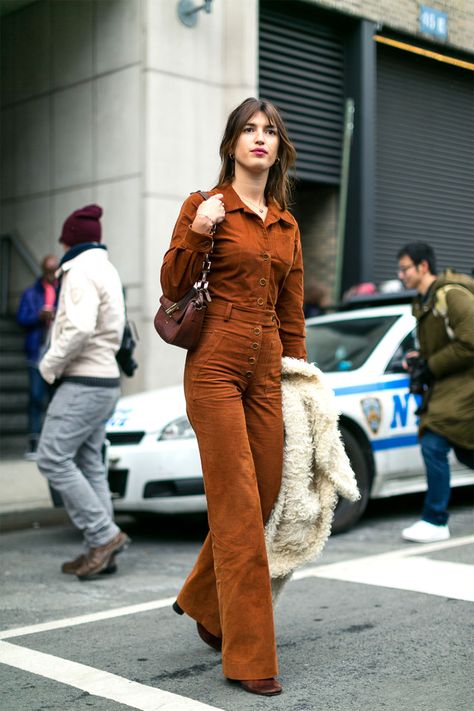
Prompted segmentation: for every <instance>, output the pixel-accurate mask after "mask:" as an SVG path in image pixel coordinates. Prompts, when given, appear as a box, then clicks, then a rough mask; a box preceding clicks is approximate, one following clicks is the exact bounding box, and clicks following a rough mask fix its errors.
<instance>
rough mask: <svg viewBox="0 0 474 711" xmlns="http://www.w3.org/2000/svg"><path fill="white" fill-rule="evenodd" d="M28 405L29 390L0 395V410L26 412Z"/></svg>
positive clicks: (3, 411) (4, 411) (12, 391)
mask: <svg viewBox="0 0 474 711" xmlns="http://www.w3.org/2000/svg"><path fill="white" fill-rule="evenodd" d="M27 407H28V391H26V390H22V391H16V390H11V391H10V392H4V393H2V394H1V397H0V412H2V413H6V412H10V413H11V412H25V410H26V408H27Z"/></svg>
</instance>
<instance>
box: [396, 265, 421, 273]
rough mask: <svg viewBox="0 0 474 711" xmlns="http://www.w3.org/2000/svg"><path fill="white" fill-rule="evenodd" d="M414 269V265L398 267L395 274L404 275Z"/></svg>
mask: <svg viewBox="0 0 474 711" xmlns="http://www.w3.org/2000/svg"><path fill="white" fill-rule="evenodd" d="M413 267H416V264H409V265H408V266H407V267H399V268H398V272H397V274H405V272H407V271H408V270H409V269H413Z"/></svg>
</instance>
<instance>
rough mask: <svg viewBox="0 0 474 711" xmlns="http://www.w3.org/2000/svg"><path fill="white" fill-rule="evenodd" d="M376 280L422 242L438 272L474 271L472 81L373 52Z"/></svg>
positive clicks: (458, 72)
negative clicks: (406, 248)
mask: <svg viewBox="0 0 474 711" xmlns="http://www.w3.org/2000/svg"><path fill="white" fill-rule="evenodd" d="M377 62H378V68H377V179H376V184H377V189H376V237H375V253H374V280H375V281H381V280H383V279H387V278H393V276H394V270H395V265H396V253H397V251H398V249H399V248H400V247H401V246H403V244H404V243H406V242H413V241H425V242H429V243H430V244H431V245H432V246H433V247H434V249H435V251H436V254H437V257H438V265H439V267H440V268H445V267H447V266H453V267H455V268H457V269H459V270H461V271H464V272H470V270H471V269H472V268H473V267H474V75H473V73H472V72H469V71H468V70H466V69H460V68H458V67H454V66H452V65H448V64H443V63H440V62H436V61H433V60H429V59H425V58H421V57H416V56H414V55H413V54H408V53H406V52H401V51H399V50H394V49H391V48H387V47H379V49H378V57H377Z"/></svg>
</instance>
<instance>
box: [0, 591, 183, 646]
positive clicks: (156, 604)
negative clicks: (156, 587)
mask: <svg viewBox="0 0 474 711" xmlns="http://www.w3.org/2000/svg"><path fill="white" fill-rule="evenodd" d="M175 600H176V595H174V596H173V597H165V598H162V599H161V600H151V602H143V603H140V604H138V605H127V606H126V607H116V608H115V609H113V610H103V611H102V612H93V613H91V614H89V615H79V616H78V617H69V618H68V617H66V618H65V619H62V620H52V621H51V622H41V623H39V624H36V625H29V626H28V627H16V628H15V629H12V630H3V632H0V640H1V639H10V638H11V637H23V635H27V634H36V633H37V632H50V631H51V630H59V629H61V628H62V627H75V626H76V625H84V624H86V623H87V622H100V621H101V620H110V619H112V618H114V617H123V615H135V614H136V613H137V612H148V611H149V610H159V609H160V607H171V605H172V604H173V602H174V601H175Z"/></svg>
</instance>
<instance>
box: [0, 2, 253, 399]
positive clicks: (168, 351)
mask: <svg viewBox="0 0 474 711" xmlns="http://www.w3.org/2000/svg"><path fill="white" fill-rule="evenodd" d="M176 6H177V2H174V1H168V0H67V2H65V1H64V0H36V2H33V3H32V4H29V5H26V6H24V7H22V8H21V9H19V10H17V11H16V12H12V13H10V14H7V15H5V16H3V17H2V23H1V45H2V80H1V81H2V84H1V94H2V100H1V101H2V104H1V153H2V161H1V162H2V177H1V180H2V182H1V194H0V199H1V217H0V229H1V232H2V233H11V234H17V235H18V236H19V237H20V238H21V239H22V241H23V242H24V243H26V245H27V246H28V247H29V249H30V251H31V252H32V253H33V255H34V256H35V258H36V259H37V260H38V261H39V260H40V259H41V257H42V256H43V255H44V254H46V253H48V252H56V253H58V254H60V253H61V247H60V246H59V245H58V241H57V240H58V237H59V234H60V230H61V225H62V223H63V221H64V219H65V218H66V217H67V215H68V214H70V212H71V211H72V210H74V209H77V208H78V207H80V206H82V205H84V204H86V203H90V202H98V203H99V204H100V205H102V207H103V208H104V217H103V220H102V222H103V235H104V242H106V243H107V245H108V247H109V251H110V256H111V259H112V261H113V262H114V264H115V265H116V266H117V268H118V270H119V272H120V275H121V277H122V280H123V283H124V285H125V287H126V289H127V303H128V309H129V315H130V316H131V317H132V318H133V319H134V320H135V321H136V323H137V326H138V330H139V333H140V343H139V348H138V359H139V361H140V368H139V370H138V373H137V375H136V376H135V377H134V378H133V379H132V380H130V381H125V383H124V385H125V389H126V390H127V391H135V390H141V389H144V388H146V389H149V388H151V387H155V386H159V385H164V384H169V383H176V382H178V381H179V380H180V378H181V371H182V365H183V360H184V355H185V354H184V352H181V351H180V350H178V349H176V348H171V347H170V346H166V345H165V344H164V343H162V342H161V341H160V339H159V338H158V336H157V335H156V334H155V333H154V331H153V327H152V321H153V315H154V313H155V311H156V308H157V306H158V300H159V296H160V293H161V291H160V286H159V270H160V265H161V260H162V257H163V254H164V252H165V250H166V249H167V247H168V244H169V240H170V236H171V232H172V228H173V225H174V222H175V220H176V217H177V215H178V212H179V207H180V205H181V202H182V201H183V199H184V198H185V196H186V195H187V194H189V193H190V192H191V191H194V190H197V189H206V188H209V187H211V186H212V185H213V184H214V182H215V179H216V177H217V172H218V166H219V159H218V147H219V142H220V138H221V134H222V131H223V127H224V122H225V118H226V116H227V114H228V112H229V111H230V109H232V108H233V107H234V106H235V105H236V103H238V102H239V101H241V100H242V99H243V98H245V97H247V96H249V95H253V94H255V93H256V91H257V89H256V87H257V32H258V5H257V0H239V2H238V3H236V2H234V0H219V2H215V3H213V8H212V13H211V14H206V13H204V12H200V13H199V16H198V22H197V25H196V26H195V27H194V28H189V27H185V26H184V25H183V24H182V23H181V22H180V21H179V19H178V17H177V14H176ZM29 281H31V275H30V274H28V272H27V271H26V270H25V269H24V268H23V267H22V266H21V265H20V264H19V263H17V262H15V264H14V277H13V279H12V283H13V290H12V291H13V295H12V296H13V299H12V301H13V302H15V300H16V299H17V298H18V296H19V293H20V291H21V290H22V288H24V287H25V286H26V284H27V283H28V282H29Z"/></svg>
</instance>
